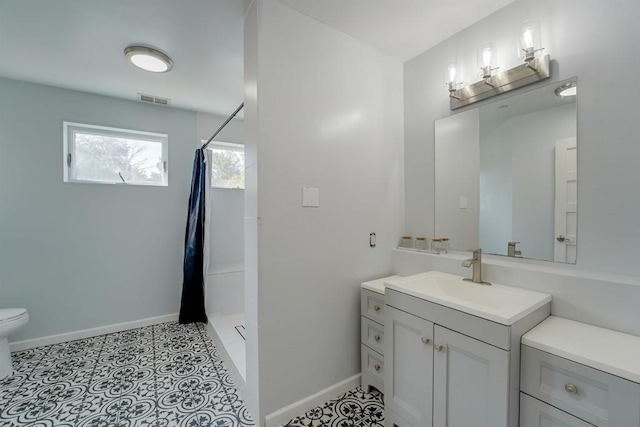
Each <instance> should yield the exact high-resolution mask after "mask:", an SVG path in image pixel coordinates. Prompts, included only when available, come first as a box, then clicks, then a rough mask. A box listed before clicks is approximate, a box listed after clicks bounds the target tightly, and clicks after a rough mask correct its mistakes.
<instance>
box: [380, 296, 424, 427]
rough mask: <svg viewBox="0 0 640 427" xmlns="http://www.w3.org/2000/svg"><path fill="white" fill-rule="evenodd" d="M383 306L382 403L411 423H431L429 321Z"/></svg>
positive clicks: (415, 424)
mask: <svg viewBox="0 0 640 427" xmlns="http://www.w3.org/2000/svg"><path fill="white" fill-rule="evenodd" d="M386 310H387V313H386V317H385V333H384V335H385V377H384V389H385V395H384V400H385V405H386V407H387V408H389V409H391V410H392V411H393V412H395V413H396V414H397V415H398V416H399V417H401V418H402V419H404V420H406V421H407V422H408V423H409V424H410V425H412V426H413V427H431V426H432V416H431V415H432V414H431V409H432V397H433V395H432V393H433V389H432V386H433V346H432V343H433V323H431V322H427V321H426V320H424V319H421V318H419V317H416V316H412V315H411V314H408V313H405V312H404V311H400V310H396V309H395V308H393V307H389V306H387V307H386Z"/></svg>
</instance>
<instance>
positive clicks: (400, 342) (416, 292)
mask: <svg viewBox="0 0 640 427" xmlns="http://www.w3.org/2000/svg"><path fill="white" fill-rule="evenodd" d="M384 302H385V307H384V310H385V319H384V342H385V344H384V359H385V360H384V362H385V368H384V389H385V425H386V427H394V426H398V427H405V426H406V427H418V426H420V427H432V426H433V427H445V426H447V427H467V426H486V427H502V426H504V427H507V426H509V427H517V426H518V418H519V414H518V407H519V398H520V393H519V391H520V339H521V337H522V335H524V334H525V333H526V332H527V331H529V330H530V329H531V328H533V327H534V326H536V325H537V324H539V323H540V322H542V321H543V320H544V319H545V318H547V317H548V316H549V314H550V303H551V296H550V295H547V294H542V293H539V292H532V291H527V290H523V289H518V288H512V287H508V286H503V285H499V284H493V285H492V286H483V285H479V284H476V283H470V282H466V281H463V279H462V277H460V276H455V275H451V274H445V273H440V272H436V271H431V272H428V273H422V274H417V275H414V276H408V277H404V278H396V279H390V280H386V281H385V300H384ZM364 369H365V365H364V363H363V377H364Z"/></svg>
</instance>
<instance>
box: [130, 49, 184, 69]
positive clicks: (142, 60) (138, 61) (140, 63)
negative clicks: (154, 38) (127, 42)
mask: <svg viewBox="0 0 640 427" xmlns="http://www.w3.org/2000/svg"><path fill="white" fill-rule="evenodd" d="M124 56H125V57H126V58H127V59H128V60H129V61H130V62H131V63H132V64H133V65H135V66H136V67H138V68H142V69H143V70H145V71H150V72H152V73H166V72H168V71H170V70H171V69H172V68H173V61H172V60H171V58H169V57H168V56H167V55H166V54H164V53H162V52H160V51H159V50H158V49H154V48H152V47H148V46H142V45H131V46H127V47H126V48H125V49H124Z"/></svg>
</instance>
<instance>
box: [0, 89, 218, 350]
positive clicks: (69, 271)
mask: <svg viewBox="0 0 640 427" xmlns="http://www.w3.org/2000/svg"><path fill="white" fill-rule="evenodd" d="M64 120H69V121H76V122H81V123H90V124H98V125H106V126H114V127H122V128H129V129H139V130H147V131H153V132H163V133H167V134H168V135H169V186H168V187H141V186H120V185H99V184H72V183H63V182H62V171H63V169H62V168H63V159H62V157H63V156H62V144H63V141H62V122H63V121H64ZM220 121H221V120H218V124H219V122H220ZM196 134H197V131H196V113H194V112H189V111H183V110H177V109H172V108H164V107H158V106H152V105H145V104H141V103H138V102H132V101H124V100H118V99H114V98H108V97H104V96H97V95H91V94H86V93H81V92H73V91H69V90H64V89H57V88H52V87H48V86H41V85H34V84H29V83H23V82H18V81H14V80H7V79H0V306H2V307H26V308H27V309H28V310H29V315H30V322H29V324H28V325H27V326H26V327H25V328H24V329H23V330H22V331H21V332H19V333H16V334H15V335H14V336H13V337H12V340H13V341H19V340H23V339H30V338H34V337H43V336H49V335H53V334H59V333H65V332H72V331H76V330H82V329H87V328H93V327H98V326H105V325H110V324H115V323H120V322H127V321H134V320H139V319H144V318H148V317H153V316H160V315H165V314H170V313H175V312H177V311H178V309H179V304H180V292H181V287H182V256H183V243H184V227H185V219H186V209H187V203H188V199H189V185H190V180H191V168H192V162H193V152H194V149H195V147H196V143H197V138H196Z"/></svg>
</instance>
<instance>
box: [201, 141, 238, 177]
mask: <svg viewBox="0 0 640 427" xmlns="http://www.w3.org/2000/svg"><path fill="white" fill-rule="evenodd" d="M209 149H210V150H211V157H212V160H213V164H212V165H211V186H212V187H219V188H244V147H243V146H242V145H241V144H233V143H230V142H212V143H211V144H210V145H209Z"/></svg>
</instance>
